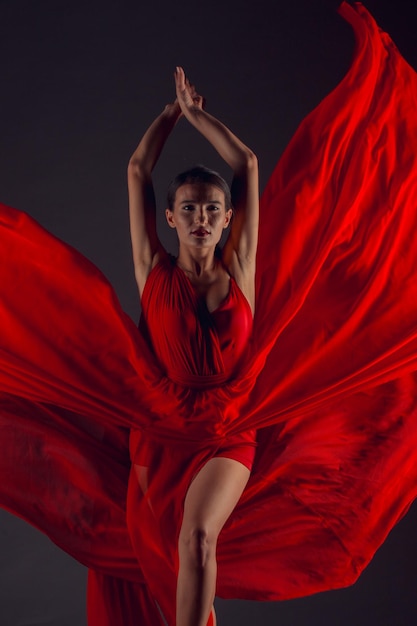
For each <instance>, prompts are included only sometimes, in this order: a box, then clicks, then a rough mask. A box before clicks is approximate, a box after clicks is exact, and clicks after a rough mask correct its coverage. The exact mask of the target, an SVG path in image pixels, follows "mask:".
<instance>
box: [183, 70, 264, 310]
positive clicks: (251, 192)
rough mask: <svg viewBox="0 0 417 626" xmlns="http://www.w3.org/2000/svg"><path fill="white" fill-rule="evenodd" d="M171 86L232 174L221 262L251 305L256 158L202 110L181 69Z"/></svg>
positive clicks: (256, 207) (186, 113) (256, 214)
mask: <svg viewBox="0 0 417 626" xmlns="http://www.w3.org/2000/svg"><path fill="white" fill-rule="evenodd" d="M175 84H176V90H177V98H178V102H179V105H180V107H181V111H182V113H183V114H184V116H185V117H186V118H187V120H188V121H189V122H190V123H191V124H192V125H193V126H194V127H195V128H196V129H197V130H198V131H199V132H200V133H201V134H202V135H203V136H204V137H205V138H206V139H207V140H208V141H209V142H210V143H211V144H212V146H213V147H214V148H215V149H216V150H217V152H218V153H219V154H220V156H221V157H222V158H223V159H224V160H225V161H226V163H227V164H228V165H229V166H230V167H231V168H232V170H233V173H234V176H233V182H232V189H231V191H232V203H233V209H234V216H233V221H232V227H231V231H230V235H229V238H228V240H227V243H226V245H225V248H224V252H223V260H224V262H225V264H226V266H228V267H229V269H230V272H231V274H232V275H233V276H234V278H235V279H236V280H237V282H238V284H239V286H240V287H241V288H242V289H243V291H244V293H245V294H246V295H247V297H248V299H249V300H250V301H252V302H253V298H254V275H255V258H256V247H257V241H258V222H259V182H258V161H257V158H256V156H255V154H254V153H253V152H252V150H250V149H249V148H248V147H247V146H245V144H244V143H242V142H241V141H240V139H238V138H237V137H236V135H234V134H233V133H232V132H231V131H230V130H229V129H228V128H227V127H226V126H225V125H224V124H222V123H221V122H220V121H219V120H218V119H216V118H215V117H213V116H212V115H210V114H209V113H207V112H206V111H204V110H203V107H202V98H201V96H199V95H198V94H197V93H196V91H195V89H194V87H193V86H192V85H190V83H189V82H188V80H187V79H186V77H185V73H184V70H183V69H182V68H181V67H178V68H177V69H176V72H175Z"/></svg>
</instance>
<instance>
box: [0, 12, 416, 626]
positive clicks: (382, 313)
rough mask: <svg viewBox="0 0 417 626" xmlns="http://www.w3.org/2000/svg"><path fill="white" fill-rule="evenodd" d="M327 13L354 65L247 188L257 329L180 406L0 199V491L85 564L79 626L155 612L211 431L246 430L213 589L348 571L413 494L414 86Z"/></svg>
mask: <svg viewBox="0 0 417 626" xmlns="http://www.w3.org/2000/svg"><path fill="white" fill-rule="evenodd" d="M340 12H341V14H342V15H343V17H344V18H345V19H347V20H348V21H349V22H350V23H351V24H352V26H353V28H354V30H355V34H356V39H357V44H356V50H355V54H354V59H353V62H352V66H351V69H350V70H349V72H348V74H347V75H346V77H345V79H344V80H343V81H342V82H341V83H340V85H338V87H337V88H336V89H335V90H334V91H333V92H332V93H331V94H330V95H329V96H328V97H327V98H326V99H325V100H324V101H323V102H322V103H321V104H320V105H319V106H318V107H317V108H316V109H315V110H314V111H313V112H312V113H311V114H310V115H309V116H308V117H307V118H306V119H305V120H304V122H303V123H302V124H301V126H300V128H299V129H298V131H297V133H296V134H295V136H294V138H293V140H292V141H291V143H290V145H289V146H288V148H287V150H286V152H285V153H284V155H283V157H282V158H281V160H280V161H279V163H278V165H277V167H276V169H275V171H274V173H273V175H272V176H271V179H270V181H269V183H268V185H267V188H266V190H265V192H264V194H263V196H262V202H261V205H262V207H261V229H260V238H259V240H260V245H259V254H258V274H257V275H258V284H257V296H258V297H257V313H256V318H255V326H254V334H253V339H252V342H251V344H250V347H249V349H248V351H247V355H246V358H245V360H244V362H243V364H242V367H241V370H240V372H239V374H238V375H237V376H236V377H235V378H234V379H233V380H229V381H227V382H226V383H225V384H224V385H222V386H221V387H217V388H216V387H214V388H208V389H205V390H204V391H203V392H202V393H201V394H200V395H199V396H198V403H197V404H194V405H193V406H194V408H197V409H198V411H197V412H196V419H195V420H193V421H190V420H189V419H187V415H188V412H189V406H190V402H191V400H193V401H195V402H197V400H196V398H197V395H198V394H195V392H194V391H192V390H190V389H188V388H186V387H182V386H181V385H178V384H175V383H173V382H171V381H170V380H169V379H168V378H167V377H166V375H165V372H164V371H162V370H161V368H160V366H159V364H158V363H157V362H156V361H155V359H154V356H153V354H152V352H151V350H150V348H149V347H148V345H147V344H146V342H145V341H144V339H143V338H142V337H141V335H140V333H139V332H138V331H137V329H136V327H135V326H134V324H133V323H132V322H131V320H129V319H128V318H127V316H126V315H125V314H124V313H123V312H122V311H121V309H120V306H119V304H118V302H117V299H116V297H115V295H114V293H113V291H112V290H111V288H110V286H109V285H108V284H107V282H106V281H105V279H104V278H103V277H102V276H101V274H100V273H99V272H98V270H97V269H96V268H94V267H93V266H92V265H91V264H90V263H89V262H88V261H86V260H85V259H84V258H83V257H82V256H81V255H79V254H78V253H77V252H76V251H74V250H72V249H71V248H70V247H68V246H66V245H65V244H63V243H61V242H59V241H57V240H56V239H55V238H54V237H52V236H51V235H49V234H48V233H46V232H45V231H44V230H43V229H41V228H40V227H39V226H37V225H36V224H35V223H34V222H33V221H32V220H30V218H28V217H27V216H25V215H24V214H22V213H19V212H16V211H14V210H12V209H8V208H7V207H1V213H0V238H1V245H0V281H1V302H0V324H1V328H2V334H1V341H0V390H1V392H2V395H1V413H0V429H1V445H2V454H1V455H0V472H1V476H2V478H3V477H5V478H6V479H2V481H1V483H0V503H1V504H2V505H3V506H4V507H6V508H8V509H9V510H11V511H12V512H14V513H16V514H17V515H20V516H22V517H24V518H25V519H27V520H28V521H29V522H31V523H32V524H34V525H35V526H37V527H38V528H40V529H41V530H43V531H44V532H45V533H46V534H48V535H49V536H50V537H51V539H52V540H53V541H55V542H56V543H57V544H58V545H60V546H61V547H62V548H63V549H64V550H66V551H67V552H69V553H70V554H72V555H73V556H74V557H75V558H77V559H79V560H80V561H81V562H83V563H84V564H86V565H87V566H89V567H90V568H91V569H92V573H91V577H90V580H91V584H90V593H89V606H90V609H89V613H90V614H89V620H90V623H91V624H92V625H93V626H94V624H95V623H98V621H100V620H102V619H103V620H104V618H102V615H103V611H104V612H105V613H106V615H107V616H108V622H109V623H110V622H111V623H112V624H123V625H124V626H128V625H130V624H131V625H132V626H133V624H136V623H137V621H138V612H141V614H142V623H143V624H155V625H158V626H159V625H160V617H159V612H158V610H157V609H156V608H155V604H154V600H155V599H156V601H157V602H158V604H159V606H160V608H161V609H162V611H163V612H164V614H165V616H166V618H167V619H168V622H169V623H172V621H173V617H172V616H173V603H174V598H173V594H174V591H175V570H176V549H175V538H176V535H177V532H178V527H179V523H180V520H181V508H182V500H183V497H184V493H185V490H186V488H187V485H188V484H189V481H190V479H191V477H192V476H193V474H194V473H195V471H196V470H198V468H199V467H200V466H201V464H203V463H204V462H205V460H206V459H207V458H210V456H211V455H212V454H213V451H215V449H216V446H218V445H219V443H221V441H223V440H224V438H225V437H227V435H228V434H234V433H237V432H241V431H244V430H247V429H249V428H253V427H257V428H258V429H259V445H258V451H257V458H256V462H255V467H254V471H253V474H252V477H251V480H250V483H249V485H248V488H247V490H246V492H245V494H244V496H243V498H242V500H241V502H240V503H239V505H238V507H237V508H236V510H235V512H234V513H233V515H232V517H231V518H230V520H229V521H228V523H227V525H226V527H225V529H224V530H223V532H222V534H221V537H220V541H219V546H218V560H219V570H218V593H219V595H221V596H223V597H244V598H252V599H260V600H262V599H268V600H270V599H283V598H293V597H297V596H301V595H306V594H310V593H315V592H317V591H322V590H325V589H330V588H336V587H340V586H344V585H348V584H351V583H352V582H353V581H354V580H355V579H356V578H357V576H358V575H359V574H360V572H361V571H362V570H363V568H364V567H365V566H366V564H367V563H368V562H369V560H370V559H371V558H372V556H373V554H374V552H375V550H376V549H377V548H378V547H379V546H380V545H381V543H382V542H383V541H384V539H385V537H386V535H387V533H388V532H389V531H390V529H391V528H392V526H393V525H394V524H395V523H396V522H397V521H398V519H399V518H400V517H401V516H402V515H403V514H404V512H405V511H406V510H407V508H408V506H409V505H410V503H411V502H412V501H413V499H414V498H415V496H416V491H417V462H416V461H417V458H416V455H417V452H416V450H417V445H416V444H417V407H416V398H417V394H416V389H417V387H416V369H417V368H416V365H417V287H416V280H415V270H416V267H417V247H416V246H415V244H414V241H413V240H414V237H415V232H416V225H417V224H416V222H417V211H416V207H417V174H416V172H417V169H416V167H417V163H416V159H417V157H416V154H417V118H416V115H415V103H416V102H417V79H416V74H415V72H414V70H413V69H412V68H410V67H409V66H408V65H407V63H406V62H405V61H404V59H403V58H402V57H401V55H400V54H399V52H398V51H397V49H396V48H395V46H394V44H393V43H392V42H391V40H390V38H389V37H388V35H387V34H386V33H383V32H381V31H380V30H379V29H378V27H377V25H376V24H375V22H374V20H373V19H372V17H371V16H370V15H369V13H367V12H366V10H365V9H364V8H363V7H362V6H361V5H360V4H356V5H354V6H350V5H348V4H346V3H343V4H342V5H341V8H340ZM272 226H273V227H272ZM193 394H194V395H193ZM188 418H189V415H188ZM129 429H131V433H130V453H131V457H132V459H133V460H138V458H139V460H140V456H141V454H142V451H143V449H144V447H145V448H147V449H148V452H147V464H148V467H149V472H150V477H151V486H150V489H149V491H148V492H147V494H146V497H143V495H142V494H141V491H140V489H139V486H138V482H137V480H136V475H135V470H134V469H133V470H130V469H129V468H130V460H129V454H128V437H129ZM149 450H150V452H149ZM138 455H139V457H138ZM129 471H130V478H129ZM128 485H129V488H128ZM126 502H127V520H126ZM103 607H104V608H103ZM100 623H101V624H103V623H105V622H104V621H100Z"/></svg>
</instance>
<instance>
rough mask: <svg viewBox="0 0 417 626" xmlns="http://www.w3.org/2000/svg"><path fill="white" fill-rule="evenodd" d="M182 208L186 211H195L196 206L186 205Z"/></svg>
mask: <svg viewBox="0 0 417 626" xmlns="http://www.w3.org/2000/svg"><path fill="white" fill-rule="evenodd" d="M182 208H183V210H184V211H194V205H193V204H186V205H185V206H183V207H182Z"/></svg>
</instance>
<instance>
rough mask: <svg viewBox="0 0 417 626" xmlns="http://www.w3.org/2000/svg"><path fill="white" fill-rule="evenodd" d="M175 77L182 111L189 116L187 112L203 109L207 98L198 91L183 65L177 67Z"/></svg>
mask: <svg viewBox="0 0 417 626" xmlns="http://www.w3.org/2000/svg"><path fill="white" fill-rule="evenodd" d="M174 77H175V88H176V92H177V101H178V104H179V106H180V108H181V111H182V113H183V114H184V115H185V116H187V113H188V114H189V113H190V112H192V111H193V110H195V109H203V108H204V105H205V100H204V98H203V96H201V95H200V94H199V93H197V90H196V88H195V86H194V85H192V84H191V83H190V81H189V80H188V78H187V77H186V76H185V72H184V70H183V68H182V67H177V68H176V70H175V74H174Z"/></svg>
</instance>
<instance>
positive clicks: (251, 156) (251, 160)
mask: <svg viewBox="0 0 417 626" xmlns="http://www.w3.org/2000/svg"><path fill="white" fill-rule="evenodd" d="M246 169H248V170H257V169H258V157H257V156H256V154H255V153H254V152H252V150H248V152H247V154H246Z"/></svg>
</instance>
